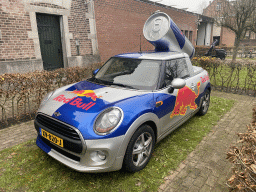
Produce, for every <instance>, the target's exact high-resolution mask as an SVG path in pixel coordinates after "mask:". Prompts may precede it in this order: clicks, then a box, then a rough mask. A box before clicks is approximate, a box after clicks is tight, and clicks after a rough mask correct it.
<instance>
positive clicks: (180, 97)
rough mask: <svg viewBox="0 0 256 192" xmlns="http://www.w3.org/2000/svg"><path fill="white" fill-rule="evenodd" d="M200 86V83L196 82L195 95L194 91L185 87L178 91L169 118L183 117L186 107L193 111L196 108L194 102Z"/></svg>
mask: <svg viewBox="0 0 256 192" xmlns="http://www.w3.org/2000/svg"><path fill="white" fill-rule="evenodd" d="M200 85H201V83H200V82H198V83H197V94H196V93H195V91H193V90H192V89H190V88H189V87H187V86H185V87H183V88H182V89H179V91H178V94H177V98H176V102H175V107H174V109H173V111H172V114H171V116H170V118H172V117H173V116H178V115H185V114H186V112H187V108H188V107H189V108H190V109H194V110H195V109H196V108H197V104H196V103H195V100H196V98H197V97H198V96H199V92H200V90H199V89H200Z"/></svg>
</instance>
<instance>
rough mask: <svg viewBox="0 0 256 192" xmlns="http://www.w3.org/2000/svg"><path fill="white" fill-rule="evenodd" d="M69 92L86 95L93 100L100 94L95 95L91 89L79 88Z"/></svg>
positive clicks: (80, 95)
mask: <svg viewBox="0 0 256 192" xmlns="http://www.w3.org/2000/svg"><path fill="white" fill-rule="evenodd" d="M71 93H75V94H76V95H77V96H79V97H88V98H91V99H92V100H93V101H96V99H99V98H101V97H102V96H99V97H98V96H97V95H96V94H95V92H94V91H93V90H80V91H77V90H75V91H72V92H71Z"/></svg>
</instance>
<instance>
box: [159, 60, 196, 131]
mask: <svg viewBox="0 0 256 192" xmlns="http://www.w3.org/2000/svg"><path fill="white" fill-rule="evenodd" d="M174 78H181V79H184V80H185V82H186V85H185V87H183V88H181V89H173V88H171V82H172V80H173V79H174ZM161 81H162V83H161V85H160V87H161V88H160V90H158V91H157V92H156V93H155V95H154V99H155V101H156V107H155V109H154V111H155V113H156V114H157V115H158V117H159V119H160V126H161V130H160V134H164V133H166V132H169V131H170V130H172V129H175V128H176V127H177V125H179V124H180V123H181V122H182V121H185V120H186V119H187V117H188V116H190V114H191V113H192V112H193V111H194V110H195V109H196V108H197V105H196V104H195V99H196V98H197V85H196V81H197V80H196V79H195V78H194V77H193V73H192V71H191V69H190V68H189V67H188V65H187V60H186V58H179V59H172V60H169V61H166V62H165V67H164V73H163V78H162V80H161Z"/></svg>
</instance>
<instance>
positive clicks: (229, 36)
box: [203, 0, 236, 46]
mask: <svg viewBox="0 0 256 192" xmlns="http://www.w3.org/2000/svg"><path fill="white" fill-rule="evenodd" d="M225 2H226V1H225V0H214V1H212V2H211V3H210V5H209V6H208V7H207V8H205V9H204V11H203V15H206V16H208V17H213V18H215V19H217V18H218V11H221V10H223V8H224V6H223V5H224V3H225ZM218 3H220V4H221V7H220V10H218V8H217V4H218ZM235 37H236V36H235V33H234V32H233V31H231V30H230V29H227V28H225V27H221V32H220V45H222V46H234V43H235Z"/></svg>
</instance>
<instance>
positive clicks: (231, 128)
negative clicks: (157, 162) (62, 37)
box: [0, 91, 256, 192]
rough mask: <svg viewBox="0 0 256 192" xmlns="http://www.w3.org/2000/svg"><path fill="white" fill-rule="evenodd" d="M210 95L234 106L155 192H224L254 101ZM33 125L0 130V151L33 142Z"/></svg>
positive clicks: (231, 95) (233, 96)
mask: <svg viewBox="0 0 256 192" xmlns="http://www.w3.org/2000/svg"><path fill="white" fill-rule="evenodd" d="M212 95H213V96H218V97H224V98H228V99H234V100H236V101H237V102H236V103H235V105H234V107H233V108H232V109H231V111H230V112H228V113H226V114H225V115H224V116H223V117H222V118H221V120H220V121H219V122H218V124H217V125H216V126H214V127H213V129H212V131H211V132H210V133H209V134H208V135H207V136H206V137H205V138H204V139H203V140H202V141H201V142H200V144H199V145H198V146H197V147H196V149H195V150H194V151H193V152H192V153H190V154H189V155H188V157H187V159H186V160H185V161H184V162H182V163H181V164H180V165H179V167H178V169H177V170H175V171H172V172H171V173H170V175H169V176H168V177H166V178H165V183H164V184H163V185H161V186H160V188H159V192H172V191H177V192H183V191H189V192H194V191H195V192H198V191H199V192H201V191H202V192H208V191H220V192H223V191H224V192H225V191H228V188H227V186H226V184H225V183H226V181H227V178H229V177H230V175H231V171H230V167H231V166H232V165H231V163H229V162H228V161H227V160H226V152H227V151H228V147H229V146H231V145H233V144H235V143H236V142H237V141H238V137H237V135H236V133H239V132H245V131H246V125H247V124H249V123H250V122H251V120H252V108H253V106H255V105H256V98H255V97H249V96H243V95H236V94H231V93H224V92H217V91H213V92H212ZM33 123H34V122H33V121H29V122H26V123H21V124H18V125H15V126H12V127H9V128H6V129H3V130H0V151H1V150H3V149H5V148H9V147H12V146H14V145H17V144H20V143H22V142H25V141H28V140H30V139H34V138H36V135H37V133H36V130H35V129H34V125H33Z"/></svg>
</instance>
